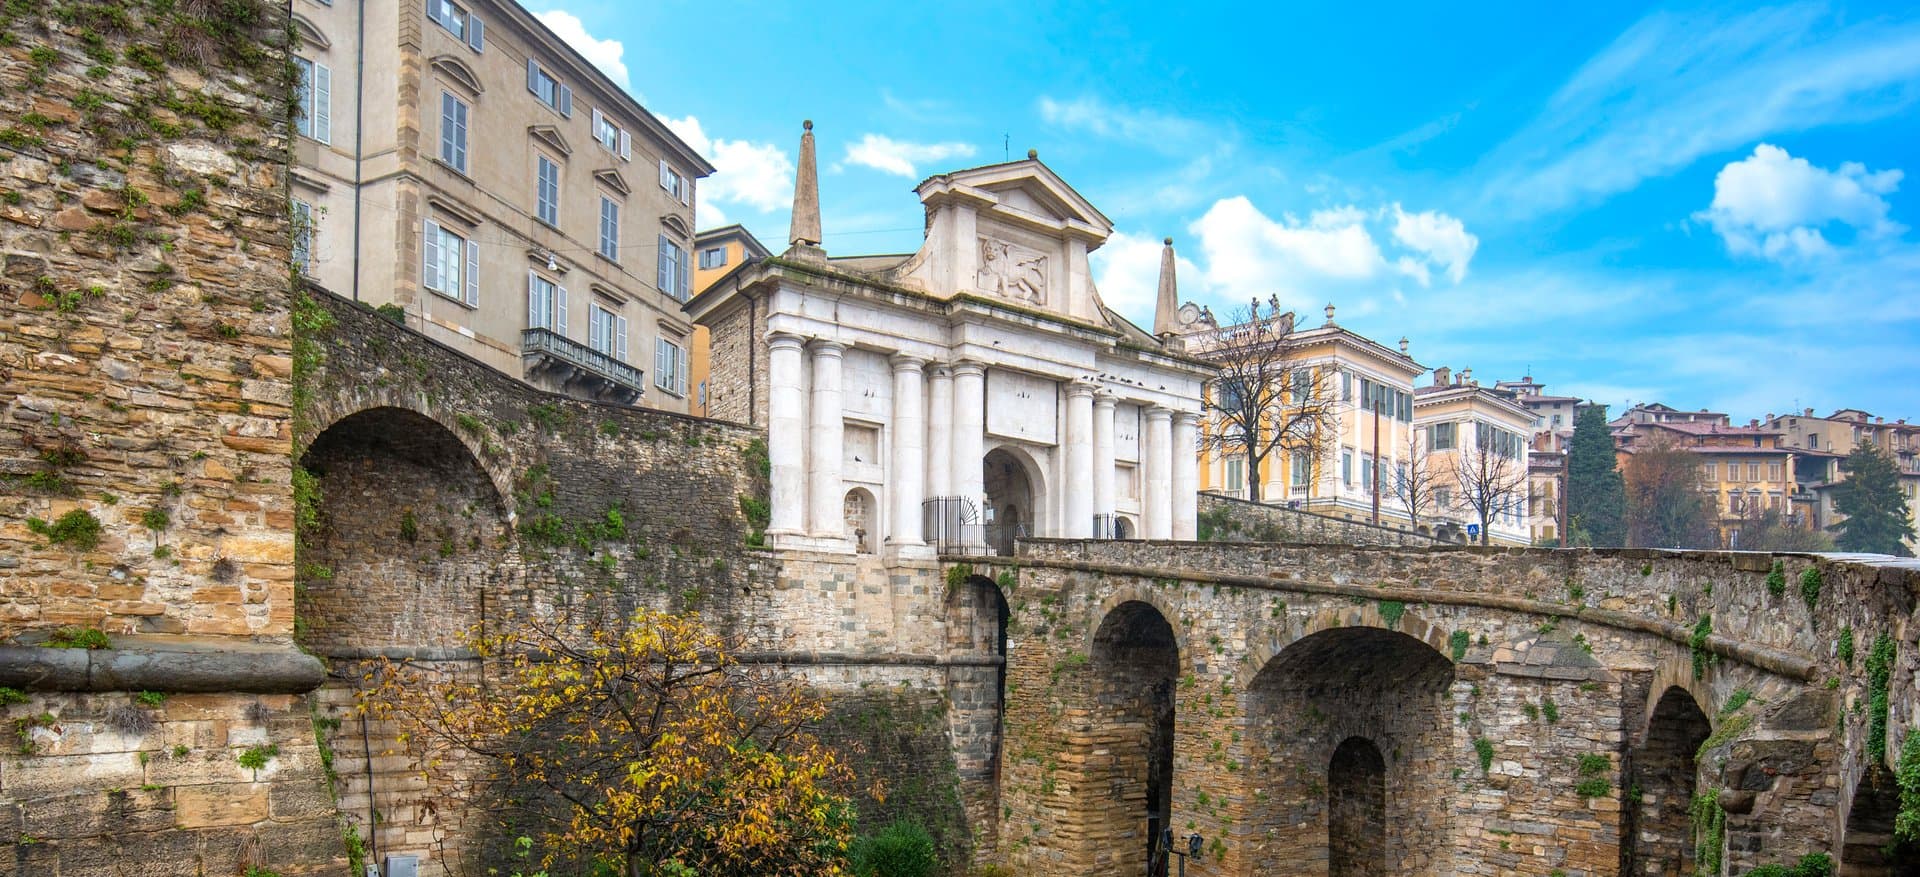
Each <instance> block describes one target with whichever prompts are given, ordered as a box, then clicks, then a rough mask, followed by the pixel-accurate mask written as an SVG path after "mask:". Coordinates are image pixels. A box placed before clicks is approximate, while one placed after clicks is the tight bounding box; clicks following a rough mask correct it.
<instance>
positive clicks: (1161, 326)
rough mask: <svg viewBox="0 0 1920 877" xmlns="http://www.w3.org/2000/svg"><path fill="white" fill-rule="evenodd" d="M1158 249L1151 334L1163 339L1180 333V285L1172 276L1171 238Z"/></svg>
mask: <svg viewBox="0 0 1920 877" xmlns="http://www.w3.org/2000/svg"><path fill="white" fill-rule="evenodd" d="M1162 243H1163V244H1165V246H1163V247H1162V248H1161V250H1160V292H1159V295H1158V296H1157V297H1155V299H1154V302H1153V334H1155V335H1158V336H1160V337H1161V338H1162V339H1165V338H1167V337H1169V336H1173V335H1178V334H1180V287H1179V283H1178V281H1176V280H1175V278H1174V267H1173V238H1167V239H1165V240H1164V241H1163V242H1162Z"/></svg>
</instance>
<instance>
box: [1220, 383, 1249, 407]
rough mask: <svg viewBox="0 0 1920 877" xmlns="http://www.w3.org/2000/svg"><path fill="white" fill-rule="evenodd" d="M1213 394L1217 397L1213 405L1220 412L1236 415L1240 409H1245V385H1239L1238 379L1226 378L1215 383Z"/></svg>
mask: <svg viewBox="0 0 1920 877" xmlns="http://www.w3.org/2000/svg"><path fill="white" fill-rule="evenodd" d="M1213 392H1214V393H1215V395H1217V396H1218V397H1219V398H1218V399H1217V400H1215V402H1214V405H1215V407H1218V408H1219V409H1220V410H1221V411H1231V412H1234V413H1236V414H1237V413H1239V412H1240V410H1241V409H1242V408H1244V407H1246V404H1247V394H1246V385H1245V384H1243V383H1241V382H1240V380H1239V379H1238V378H1227V379H1225V380H1222V381H1219V382H1217V383H1215V384H1214V385H1213Z"/></svg>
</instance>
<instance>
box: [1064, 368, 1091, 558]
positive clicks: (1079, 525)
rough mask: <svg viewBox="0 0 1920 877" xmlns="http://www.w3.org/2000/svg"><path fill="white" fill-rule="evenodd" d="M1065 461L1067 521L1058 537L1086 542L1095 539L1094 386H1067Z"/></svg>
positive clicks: (1078, 383)
mask: <svg viewBox="0 0 1920 877" xmlns="http://www.w3.org/2000/svg"><path fill="white" fill-rule="evenodd" d="M1066 458H1067V467H1066V473H1065V474H1066V478H1065V479H1064V480H1062V481H1061V483H1060V489H1061V491H1062V492H1063V493H1065V494H1066V496H1065V499H1066V502H1065V503H1064V506H1065V508H1066V520H1065V521H1062V522H1061V526H1060V527H1059V528H1058V531H1057V532H1056V534H1055V535H1058V536H1060V537H1062V538H1066V539H1085V538H1088V537H1090V536H1092V535H1093V385H1092V384H1089V383H1086V382H1084V381H1074V382H1072V383H1070V384H1068V385H1067V441H1066Z"/></svg>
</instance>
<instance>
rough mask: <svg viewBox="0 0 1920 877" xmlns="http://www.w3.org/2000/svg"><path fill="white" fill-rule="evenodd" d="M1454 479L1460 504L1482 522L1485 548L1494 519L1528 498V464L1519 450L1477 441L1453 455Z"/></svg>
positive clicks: (1481, 537)
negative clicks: (1458, 491)
mask: <svg viewBox="0 0 1920 877" xmlns="http://www.w3.org/2000/svg"><path fill="white" fill-rule="evenodd" d="M1476 432H1478V430H1476ZM1453 477H1454V483H1455V485H1456V486H1457V487H1459V489H1460V496H1459V499H1458V500H1457V502H1458V503H1459V504H1460V506H1461V507H1462V508H1464V509H1466V510H1468V511H1470V512H1472V513H1473V514H1474V516H1475V517H1478V518H1479V519H1480V544H1482V545H1485V544H1487V542H1488V541H1489V539H1490V537H1491V536H1492V533H1491V529H1492V528H1491V527H1489V526H1488V525H1489V524H1491V523H1492V522H1493V518H1494V516H1495V515H1496V514H1498V513H1500V512H1502V511H1505V510H1507V509H1510V508H1514V507H1516V506H1517V504H1518V503H1521V502H1523V501H1525V499H1526V495H1527V462H1526V458H1525V456H1524V455H1523V454H1521V453H1520V451H1519V448H1518V447H1512V448H1508V447H1500V446H1498V444H1497V443H1489V442H1486V441H1476V442H1474V443H1473V446H1472V447H1466V448H1461V449H1460V450H1459V451H1458V452H1456V453H1455V454H1454V455H1453Z"/></svg>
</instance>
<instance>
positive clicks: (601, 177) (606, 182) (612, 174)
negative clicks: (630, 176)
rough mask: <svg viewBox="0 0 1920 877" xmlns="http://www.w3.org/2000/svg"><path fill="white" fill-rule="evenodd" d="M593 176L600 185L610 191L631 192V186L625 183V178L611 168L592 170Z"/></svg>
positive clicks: (627, 193) (629, 193)
mask: <svg viewBox="0 0 1920 877" xmlns="http://www.w3.org/2000/svg"><path fill="white" fill-rule="evenodd" d="M593 178H594V179H595V180H598V181H599V182H600V185H602V186H606V187H607V188H608V189H609V190H611V191H614V192H618V193H620V194H621V195H631V194H633V187H632V186H629V185H627V178H626V177H623V176H621V175H620V172H619V171H617V170H614V169H613V168H601V169H600V170H597V171H594V172H593Z"/></svg>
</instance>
